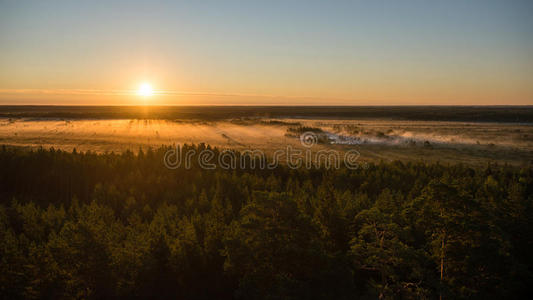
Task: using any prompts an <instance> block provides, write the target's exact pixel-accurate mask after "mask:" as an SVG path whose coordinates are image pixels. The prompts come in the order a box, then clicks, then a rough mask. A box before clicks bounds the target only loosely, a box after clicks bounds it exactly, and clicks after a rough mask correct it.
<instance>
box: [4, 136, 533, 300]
mask: <svg viewBox="0 0 533 300" xmlns="http://www.w3.org/2000/svg"><path fill="white" fill-rule="evenodd" d="M205 147H206V146H205V145H200V146H186V148H196V150H197V152H199V151H200V150H201V149H203V148H205ZM166 150H167V148H165V147H162V148H160V149H156V150H149V151H146V152H142V153H139V154H138V155H134V154H133V153H131V152H125V153H123V154H113V153H107V154H101V155H97V154H94V153H79V152H75V153H66V152H63V151H58V150H53V149H52V150H50V151H47V150H37V151H20V150H8V149H5V148H3V149H0V165H1V166H2V168H0V298H6V299H26V298H27V299H62V298H84V299H96V298H98V299H108V298H160V299H168V298H173V299H176V298H177V299H375V298H382V299H396V298H399V299H420V298H422V299H432V298H437V297H439V296H441V297H442V298H443V299H467V298H474V299H475V298H521V297H525V296H526V295H527V294H528V293H527V292H528V287H529V286H528V285H529V283H530V282H532V281H533V276H532V268H533V260H532V258H531V257H532V256H531V255H530V253H531V250H533V244H532V241H533V205H532V202H533V170H532V169H531V168H524V169H521V170H518V169H512V168H508V167H498V166H488V167H487V168H485V169H471V168H468V167H464V166H461V165H455V166H442V165H439V164H431V165H428V164H422V163H407V164H404V163H400V162H393V163H383V164H379V165H370V166H369V168H367V169H359V170H346V169H339V170H303V169H302V170H292V169H289V168H286V167H283V166H280V167H279V168H277V169H275V170H259V169H249V168H248V169H237V170H221V169H216V170H203V169H201V168H199V167H198V166H197V165H194V164H193V166H192V168H191V169H177V170H169V169H166V168H165V167H164V166H163V163H162V162H163V155H164V153H165V151H166ZM214 150H215V151H218V150H217V149H214ZM193 161H194V159H193Z"/></svg>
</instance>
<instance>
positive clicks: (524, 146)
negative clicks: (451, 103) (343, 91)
mask: <svg viewBox="0 0 533 300" xmlns="http://www.w3.org/2000/svg"><path fill="white" fill-rule="evenodd" d="M244 109H246V108H244ZM309 110H310V108H303V109H302V110H301V112H300V114H301V115H302V116H301V117H299V118H294V117H292V118H291V117H284V118H279V117H278V118H272V117H265V116H263V117H261V116H255V115H256V114H257V112H258V111H259V112H260V111H261V109H257V110H256V111H254V110H249V109H248V111H249V112H251V113H250V114H249V115H251V116H252V117H245V116H241V117H238V115H239V114H241V113H237V114H236V112H232V111H231V110H229V109H223V110H222V111H221V108H213V109H211V110H210V109H208V108H201V109H198V110H197V111H192V113H191V116H194V117H193V118H191V117H187V118H183V117H182V118H169V117H170V116H172V115H169V114H168V113H166V118H160V119H157V118H151V117H150V116H151V115H154V116H163V115H165V113H164V112H165V110H164V109H163V108H161V109H152V112H150V113H149V114H147V113H146V112H145V113H142V108H138V109H137V110H131V109H130V110H124V109H122V110H115V112H114V113H113V114H115V116H116V117H114V118H109V116H110V115H109V113H106V111H108V110H107V109H105V108H102V109H101V112H102V115H103V116H104V117H103V118H94V114H95V113H97V112H98V109H92V112H90V111H88V110H86V109H85V110H80V109H74V110H72V113H73V115H72V116H71V117H69V118H64V117H59V116H60V115H62V114H63V113H60V109H58V108H53V109H51V110H47V111H40V110H32V109H31V108H30V109H28V108H26V110H25V111H23V113H22V114H20V113H18V112H17V109H12V110H6V109H4V114H8V115H9V116H11V117H9V118H8V117H4V118H0V143H1V144H4V145H9V146H16V147H28V148H38V147H43V148H52V147H53V148H56V149H63V150H66V151H72V150H73V149H77V150H78V151H88V150H90V151H93V152H98V153H102V152H122V151H125V150H130V151H134V152H136V151H138V150H139V149H143V148H144V149H147V148H149V147H151V148H157V147H159V146H162V145H183V144H200V143H205V144H208V145H212V146H216V147H219V148H221V149H222V148H224V149H235V150H246V149H248V150H254V149H258V150H262V151H264V152H265V153H266V154H272V153H273V152H274V151H276V150H278V149H284V148H285V147H287V146H288V145H290V146H292V147H301V144H300V141H299V135H300V134H302V133H303V132H304V131H305V130H312V131H315V132H316V133H318V134H319V135H320V136H321V137H323V139H322V141H321V143H320V144H319V145H316V146H315V147H314V148H313V149H312V150H319V149H335V150H338V151H347V150H350V149H356V150H357V151H359V152H360V153H361V157H360V159H361V161H382V160H384V161H393V160H396V159H400V160H409V161H422V160H423V161H441V162H462V163H467V164H472V165H484V164H486V163H489V162H501V163H510V164H513V165H524V164H526V165H527V164H529V163H530V162H531V161H533V155H532V153H533V126H532V125H531V124H533V123H520V122H518V123H517V122H464V121H449V120H446V118H448V119H450V118H452V117H453V114H450V113H448V111H449V110H446V109H443V110H442V112H441V113H440V115H441V116H440V117H438V114H437V118H442V119H444V120H437V121H428V120H424V119H426V118H427V115H426V114H423V113H422V114H420V115H419V116H420V117H419V120H417V119H416V118H414V117H413V116H414V115H413V113H412V112H410V111H409V109H405V110H404V112H403V114H405V115H409V116H410V117H409V118H410V119H412V120H401V119H387V118H386V116H387V115H386V114H385V115H383V116H381V117H373V118H364V119H354V118H353V117H352V118H350V119H346V118H344V119H335V118H333V116H334V114H335V113H336V112H335V111H333V112H331V116H328V118H317V117H315V116H314V112H313V111H312V110H311V113H310V112H309ZM411 110H415V111H416V108H415V109H411ZM6 111H7V113H6ZM77 111H78V113H77ZM174 111H175V112H174V113H173V114H176V113H180V111H179V110H174ZM184 111H187V110H186V109H185V110H184ZM237 111H238V110H237ZM524 111H526V112H528V113H529V109H524ZM355 112H356V113H359V112H357V111H355ZM133 113H141V114H143V115H144V116H145V117H144V118H137V117H136V118H123V117H124V116H127V115H131V114H133ZM181 113H182V112H181ZM446 113H448V115H446ZM43 114H45V115H47V116H46V117H44V116H39V115H43ZM271 114H272V113H271ZM273 114H279V112H276V111H275V110H274V113H273ZM306 114H308V115H306ZM359 114H360V113H359ZM401 114H402V112H401V111H400V113H399V115H401ZM32 115H34V116H32ZM504 115H505V114H504V113H502V116H504ZM105 116H108V117H107V118H106V117H105ZM177 116H180V115H177ZM232 116H233V117H232ZM355 116H357V114H356V115H355ZM500 118H501V117H500ZM496 119H498V117H496Z"/></svg>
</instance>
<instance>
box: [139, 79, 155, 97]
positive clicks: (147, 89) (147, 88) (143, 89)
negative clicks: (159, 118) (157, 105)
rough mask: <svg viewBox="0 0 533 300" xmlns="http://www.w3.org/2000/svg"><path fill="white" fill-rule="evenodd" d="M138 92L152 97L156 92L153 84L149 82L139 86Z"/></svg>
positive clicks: (140, 94)
mask: <svg viewBox="0 0 533 300" xmlns="http://www.w3.org/2000/svg"><path fill="white" fill-rule="evenodd" d="M137 94H138V95H139V96H143V97H150V96H152V95H153V94H154V90H153V89H152V86H151V85H150V84H149V83H146V82H144V83H142V84H141V86H140V87H139V90H138V91H137Z"/></svg>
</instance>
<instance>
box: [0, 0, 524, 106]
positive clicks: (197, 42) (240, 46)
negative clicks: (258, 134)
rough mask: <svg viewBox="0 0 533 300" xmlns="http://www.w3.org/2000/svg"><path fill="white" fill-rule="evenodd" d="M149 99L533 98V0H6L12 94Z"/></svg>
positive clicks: (357, 101) (2, 74) (2, 65)
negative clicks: (149, 88)
mask: <svg viewBox="0 0 533 300" xmlns="http://www.w3.org/2000/svg"><path fill="white" fill-rule="evenodd" d="M143 84H144V86H143V88H141V86H142V85H143ZM148 85H149V86H150V87H151V89H153V91H152V90H150V91H149V92H148V91H147V90H146V89H147V87H148ZM140 88H141V89H144V90H143V91H141V92H139V91H138V90H139V89H140ZM147 103H148V104H154V105H207V104H216V105H232V104H245V105H398V104H406V105H413V104H421V105H470V104H473V105H500V104H501V105H511V104H513V105H514V104H516V105H533V1H528V0H523V1H519V0H516V1H515V0H507V1H504V0H501V1H493V0H470V1H467V0H461V1H427V0H419V1H398V0H390V1H371V0H368V1H291V0H285V1H132V0H128V1H73V0H70V1H42V0H40V1H6V0H0V104H2V105H3V104H57V105H61V104H75V105H137V104H147Z"/></svg>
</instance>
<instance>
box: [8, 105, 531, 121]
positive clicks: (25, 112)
mask: <svg viewBox="0 0 533 300" xmlns="http://www.w3.org/2000/svg"><path fill="white" fill-rule="evenodd" d="M0 117H4V118H66V119H83V118H94V119H123V118H126V119H166V120H175V119H198V120H224V119H234V118H252V119H253V118H303V119H305V118H324V119H391V120H412V121H415V120H421V121H461V122H513V123H533V106H0Z"/></svg>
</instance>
